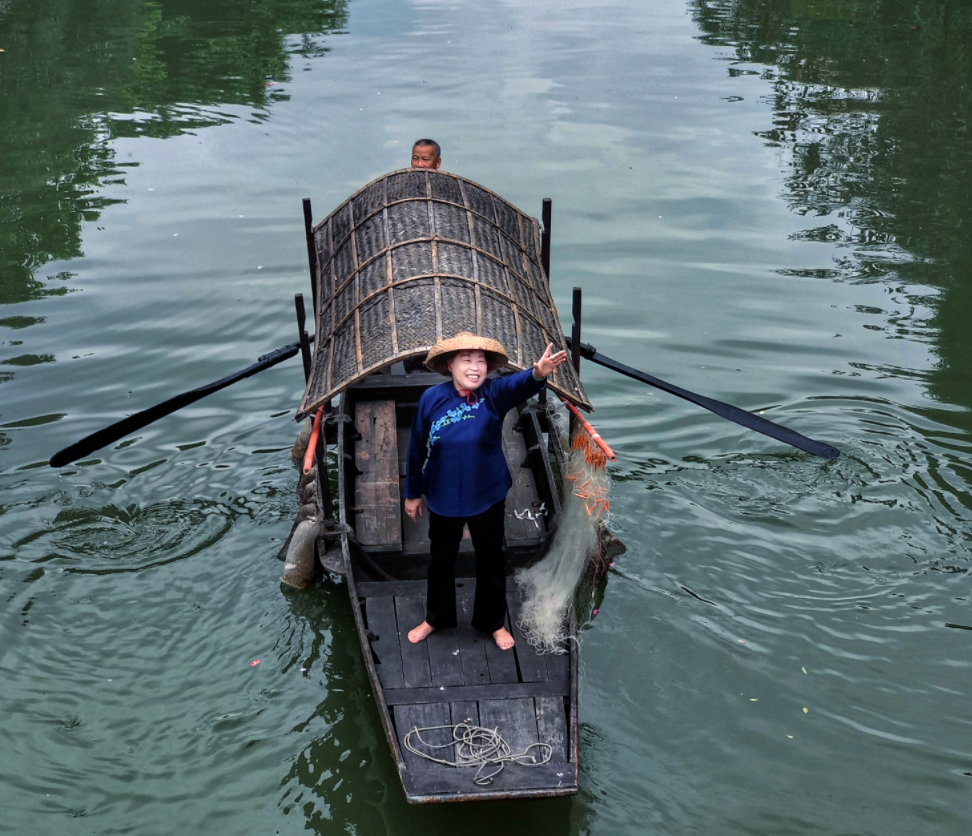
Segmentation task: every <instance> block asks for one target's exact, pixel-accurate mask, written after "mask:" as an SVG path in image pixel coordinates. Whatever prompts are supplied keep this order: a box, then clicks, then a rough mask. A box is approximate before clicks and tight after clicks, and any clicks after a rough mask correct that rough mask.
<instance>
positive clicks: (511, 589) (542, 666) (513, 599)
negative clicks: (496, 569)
mask: <svg viewBox="0 0 972 836" xmlns="http://www.w3.org/2000/svg"><path fill="white" fill-rule="evenodd" d="M506 606H507V607H508V609H509V617H510V632H511V633H512V634H513V639H514V641H515V642H516V644H515V645H514V647H513V650H514V652H515V653H516V661H517V665H518V667H519V669H520V679H521V680H523V681H524V682H543V681H544V680H545V679H546V678H547V664H546V662H544V660H543V656H542V655H541V654H539V653H537V651H536V649H535V648H533V647H531V646H530V644H529V643H528V642H527V640H526V638H525V636H524V635H523V631H522V630H521V629H520V627H519V625H518V624H517V622H518V621H519V620H520V614H521V606H522V602H521V601H520V595H519V589H517V588H516V582H515V581H514V580H513V579H512V578H511V579H510V580H509V581H507V591H506Z"/></svg>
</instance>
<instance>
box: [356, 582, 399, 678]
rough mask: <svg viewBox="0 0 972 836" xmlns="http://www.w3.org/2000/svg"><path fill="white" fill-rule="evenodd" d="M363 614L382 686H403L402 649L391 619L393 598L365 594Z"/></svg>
mask: <svg viewBox="0 0 972 836" xmlns="http://www.w3.org/2000/svg"><path fill="white" fill-rule="evenodd" d="M365 600H366V605H365V615H366V617H367V619H368V624H367V626H368V633H369V642H370V644H371V652H372V654H373V656H372V658H373V659H374V662H375V669H376V670H377V671H378V677H379V678H380V679H381V684H382V686H383V687H385V688H404V687H405V680H404V678H403V673H402V651H401V647H400V645H399V640H398V623H397V622H396V620H395V602H394V600H393V599H392V598H385V597H374V598H367V599H365Z"/></svg>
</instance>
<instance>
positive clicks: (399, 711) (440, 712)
mask: <svg viewBox="0 0 972 836" xmlns="http://www.w3.org/2000/svg"><path fill="white" fill-rule="evenodd" d="M393 710H394V715H395V730H396V732H397V734H398V743H399V746H401V750H402V757H403V758H404V760H405V765H406V766H407V767H408V769H409V770H410V771H412V770H414V771H416V772H423V771H425V772H427V771H429V770H430V769H434V770H436V771H438V770H449V771H454V768H451V767H446V766H440V765H439V764H435V763H432V761H429V760H426V759H425V758H421V757H419V756H418V755H415V754H413V753H412V752H410V751H409V750H408V749H406V748H405V735H407V734H408V732H409V731H410V730H411V729H412V728H417V729H425V728H433V727H435V726H451V725H452V717H451V715H450V714H449V705H448V704H447V703H424V704H419V705H396V706H395V708H394V709H393ZM422 739H423V740H424V741H425V742H426V743H432V744H436V745H438V744H442V743H448V742H449V741H450V740H452V732H451V730H450V729H448V728H446V729H438V730H436V731H428V732H422ZM416 748H418V749H422V747H421V746H420V745H418V744H417V742H416ZM429 752H430V754H433V755H434V756H435V757H440V758H442V759H444V760H452V759H453V758H452V750H451V749H439V750H438V753H433V752H432V751H431V750H429Z"/></svg>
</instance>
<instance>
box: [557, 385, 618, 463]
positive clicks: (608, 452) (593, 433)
mask: <svg viewBox="0 0 972 836" xmlns="http://www.w3.org/2000/svg"><path fill="white" fill-rule="evenodd" d="M560 400H562V401H563V402H564V404H566V406H567V409H569V410H570V411H571V413H573V416H574V417H575V418H576V419H577V421H578V423H579V424H580V425H581V426H582V427H583V428H584V431H585V432H586V433H587V434H588V435H589V436H590V437H591V439H592V440H593V441H594V443H595V444H596V445H597V446H598V447H600V448H601V450H603V451H604V455H605V456H607V458H608V460H609V461H612V462H614V461H617V459H618V457H617V456H616V455H614V450H612V449H611V448H610V447H609V446H608V445H607V442H606V441H604V439H603V438H601V436H600V434H599V433H598V431H597V430H595V429H594V427H592V426H591V425H590V424H589V423H587V421H586V420H585V418H584V416H583V415H581V414H580V411H579V410H578V409H577V407H576V406H574V405H573V404H572V403H571V402H570V401H568V400H566V399H565V398H561V399H560ZM597 457H598V454H597V451H596V450H592V451H591V453H590V454H589V455H588V458H587V463H588V464H590V465H594V467H597V466H598V464H597V461H596V459H597Z"/></svg>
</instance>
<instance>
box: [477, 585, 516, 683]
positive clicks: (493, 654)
mask: <svg viewBox="0 0 972 836" xmlns="http://www.w3.org/2000/svg"><path fill="white" fill-rule="evenodd" d="M510 582H511V581H510V580H509V579H507V583H510ZM509 628H510V622H509V618H507V620H506V629H507V630H508V629H509ZM483 646H484V647H485V648H486V661H487V663H488V664H489V681H490V682H492V683H494V684H497V683H502V682H518V681H519V677H518V676H517V673H516V656H515V655H514V654H513V651H512V650H500V649H499V648H498V647H497V646H496V642H495V641H494V640H493V637H492V636H487V635H483Z"/></svg>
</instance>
